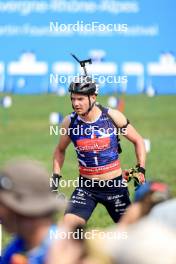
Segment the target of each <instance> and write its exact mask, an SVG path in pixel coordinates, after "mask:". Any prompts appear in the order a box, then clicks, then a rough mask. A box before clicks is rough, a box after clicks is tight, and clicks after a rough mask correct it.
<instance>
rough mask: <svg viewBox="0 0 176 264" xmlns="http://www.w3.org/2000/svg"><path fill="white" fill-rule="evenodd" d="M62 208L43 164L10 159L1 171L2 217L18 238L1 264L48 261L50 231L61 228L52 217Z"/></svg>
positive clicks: (27, 263) (61, 202)
mask: <svg viewBox="0 0 176 264" xmlns="http://www.w3.org/2000/svg"><path fill="white" fill-rule="evenodd" d="M62 207H63V201H61V200H59V199H57V198H56V197H55V195H54V194H53V193H52V192H51V191H50V187H49V175H48V173H47V172H46V171H45V169H44V168H43V167H42V165H41V164H40V163H38V162H35V161H31V160H17V161H11V162H8V163H7V164H6V166H5V167H4V168H3V169H2V170H1V171H0V219H1V221H2V225H3V227H4V228H5V229H6V230H7V232H8V233H11V234H13V235H15V237H14V238H13V240H12V241H11V242H10V243H9V245H8V246H7V247H6V248H5V250H4V252H3V256H2V264H44V263H46V259H47V254H48V250H49V247H50V244H51V242H52V240H51V239H50V232H51V231H53V232H54V231H57V230H58V227H57V226H56V225H55V224H54V220H53V219H54V216H55V213H56V212H57V211H58V210H61V209H62Z"/></svg>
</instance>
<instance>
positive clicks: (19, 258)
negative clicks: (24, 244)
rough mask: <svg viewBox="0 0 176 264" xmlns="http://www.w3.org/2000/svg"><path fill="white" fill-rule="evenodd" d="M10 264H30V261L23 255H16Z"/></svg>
mask: <svg viewBox="0 0 176 264" xmlns="http://www.w3.org/2000/svg"><path fill="white" fill-rule="evenodd" d="M10 264H28V260H27V258H26V257H25V256H23V255H21V254H15V255H13V256H12V258H11V261H10Z"/></svg>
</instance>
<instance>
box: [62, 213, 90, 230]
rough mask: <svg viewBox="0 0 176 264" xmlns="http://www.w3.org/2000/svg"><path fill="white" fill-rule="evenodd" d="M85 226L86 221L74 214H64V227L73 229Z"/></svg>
mask: <svg viewBox="0 0 176 264" xmlns="http://www.w3.org/2000/svg"><path fill="white" fill-rule="evenodd" d="M85 224H86V220H85V219H84V218H82V217H80V216H78V215H75V214H70V213H68V214H65V216H64V226H67V227H68V228H70V229H74V228H75V227H77V226H83V225H85Z"/></svg>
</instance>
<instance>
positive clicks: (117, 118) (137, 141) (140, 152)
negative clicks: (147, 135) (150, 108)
mask: <svg viewBox="0 0 176 264" xmlns="http://www.w3.org/2000/svg"><path fill="white" fill-rule="evenodd" d="M108 113H109V115H110V116H111V117H112V118H113V120H114V122H115V123H116V124H117V126H118V127H119V128H123V127H124V128H125V130H124V133H122V134H123V136H124V137H126V138H127V139H128V140H129V141H131V142H132V143H133V144H134V147H135V153H136V159H137V163H138V164H140V166H141V167H143V168H145V160H146V151H145V145H144V140H143V138H142V137H141V135H140V134H139V133H138V132H137V131H136V129H135V128H134V127H133V126H132V125H131V124H128V125H127V118H126V117H125V116H124V115H123V114H122V113H121V112H120V111H118V110H114V109H109V111H108ZM126 125H127V126H126Z"/></svg>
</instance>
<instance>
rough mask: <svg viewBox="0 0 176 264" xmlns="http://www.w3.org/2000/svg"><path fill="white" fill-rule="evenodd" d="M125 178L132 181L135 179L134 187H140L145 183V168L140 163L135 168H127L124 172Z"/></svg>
mask: <svg viewBox="0 0 176 264" xmlns="http://www.w3.org/2000/svg"><path fill="white" fill-rule="evenodd" d="M123 178H124V179H125V180H126V181H127V182H130V181H131V180H132V179H133V181H134V187H138V186H140V185H141V184H144V183H145V169H144V168H143V167H140V165H139V164H138V165H136V167H134V168H131V169H129V170H125V171H124V172H123Z"/></svg>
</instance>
